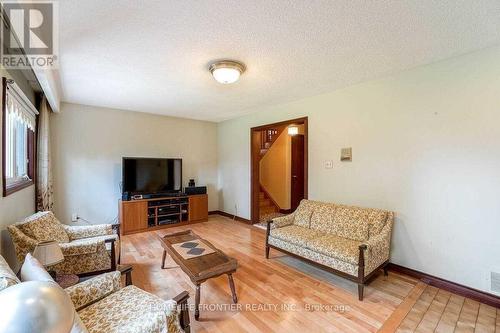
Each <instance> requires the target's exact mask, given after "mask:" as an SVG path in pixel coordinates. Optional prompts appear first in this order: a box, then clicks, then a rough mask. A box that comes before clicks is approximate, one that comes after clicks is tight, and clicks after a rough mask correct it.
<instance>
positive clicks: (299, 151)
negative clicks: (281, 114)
mask: <svg viewBox="0 0 500 333" xmlns="http://www.w3.org/2000/svg"><path fill="white" fill-rule="evenodd" d="M291 189H292V193H291V200H290V208H291V210H292V211H295V209H296V208H297V206H298V205H299V203H300V200H302V199H304V136H303V135H301V134H299V135H294V136H292V182H291Z"/></svg>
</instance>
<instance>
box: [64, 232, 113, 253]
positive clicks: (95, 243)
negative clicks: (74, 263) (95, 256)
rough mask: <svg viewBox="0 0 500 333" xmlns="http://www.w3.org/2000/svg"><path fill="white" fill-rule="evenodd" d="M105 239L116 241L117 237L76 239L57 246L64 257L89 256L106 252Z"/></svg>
mask: <svg viewBox="0 0 500 333" xmlns="http://www.w3.org/2000/svg"><path fill="white" fill-rule="evenodd" d="M107 239H115V240H116V239H117V235H105V236H96V237H91V238H82V239H76V240H74V241H71V242H69V243H63V244H59V246H60V247H61V251H62V253H63V255H64V257H69V256H76V255H82V254H90V253H96V252H101V251H106V245H105V244H104V242H105V241H106V240H107Z"/></svg>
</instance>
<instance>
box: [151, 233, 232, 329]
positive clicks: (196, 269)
mask: <svg viewBox="0 0 500 333" xmlns="http://www.w3.org/2000/svg"><path fill="white" fill-rule="evenodd" d="M196 240H201V241H203V242H204V243H205V244H206V245H207V246H209V247H210V248H211V249H212V250H213V251H214V252H213V253H210V254H206V255H202V256H198V257H195V258H190V259H184V258H183V257H182V256H181V255H180V254H179V253H178V252H177V250H175V249H174V248H173V247H172V244H178V243H183V242H187V241H196ZM160 241H161V245H162V246H163V258H162V262H161V268H162V269H163V268H165V258H166V256H167V253H168V254H169V255H170V256H171V257H172V259H173V260H174V261H175V262H176V263H177V264H178V265H179V267H180V268H181V269H182V270H183V271H184V273H186V274H187V276H189V278H190V279H191V282H193V283H194V285H195V286H196V297H195V312H194V317H195V319H196V320H198V318H199V317H200V310H199V306H200V286H201V284H202V283H203V282H205V281H207V280H208V279H211V278H215V277H218V276H221V275H223V274H227V277H228V280H229V287H230V288H231V293H232V295H233V302H234V303H238V297H237V296H236V290H235V289H234V281H233V276H232V274H233V273H235V272H236V269H237V268H238V261H237V260H236V259H234V258H231V257H228V256H227V255H226V254H225V253H224V252H222V251H221V250H219V249H218V248H216V247H215V246H213V245H212V244H211V243H210V242H208V241H207V240H205V239H203V238H201V237H199V236H198V235H196V234H195V233H194V232H192V231H191V230H187V231H182V232H177V233H173V234H167V235H165V236H163V237H160Z"/></svg>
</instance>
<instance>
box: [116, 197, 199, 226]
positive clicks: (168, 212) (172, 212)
mask: <svg viewBox="0 0 500 333" xmlns="http://www.w3.org/2000/svg"><path fill="white" fill-rule="evenodd" d="M119 215H120V216H119V217H120V224H121V227H120V230H121V232H122V234H123V235H127V234H132V233H136V232H143V231H148V230H155V229H160V228H168V227H176V226H179V225H186V224H190V223H197V222H204V221H207V220H208V196H207V195H206V194H198V195H186V196H174V197H162V198H154V199H141V200H130V201H122V200H120V202H119Z"/></svg>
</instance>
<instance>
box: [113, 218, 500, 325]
mask: <svg viewBox="0 0 500 333" xmlns="http://www.w3.org/2000/svg"><path fill="white" fill-rule="evenodd" d="M189 228H191V229H192V230H193V231H195V232H196V233H197V234H199V235H200V236H202V237H204V238H206V239H207V240H209V241H210V242H212V244H214V245H215V246H217V247H219V248H220V249H221V250H223V251H225V252H226V253H227V254H228V255H230V256H233V257H235V258H236V259H237V260H238V263H239V268H238V270H237V272H236V273H235V274H234V275H233V277H234V282H235V285H236V292H237V294H238V300H239V302H238V305H234V304H232V302H231V290H230V289H229V285H228V282H227V278H226V277H225V276H221V277H219V278H216V279H211V280H209V281H207V282H205V283H204V284H203V285H202V286H201V305H202V308H201V311H200V321H195V320H194V311H190V316H191V323H192V325H191V327H192V330H193V331H194V332H302V333H305V332H377V331H380V332H395V331H398V332H414V331H415V332H434V331H436V332H453V331H455V332H495V327H496V331H497V332H499V333H500V313H499V312H498V311H497V309H495V308H492V307H489V306H486V305H484V304H479V303H477V302H474V301H472V300H468V299H464V298H463V297H460V296H457V295H453V294H451V293H448V292H446V291H443V290H439V289H437V288H434V287H430V286H427V285H425V284H424V283H422V282H419V281H417V280H415V279H413V278H411V277H408V276H404V275H399V274H396V273H393V272H390V273H389V276H388V277H384V276H383V275H382V274H381V275H380V276H379V277H377V278H376V279H375V280H374V281H373V282H372V283H371V284H370V285H368V287H366V288H365V299H364V301H363V302H359V301H358V300H357V293H356V286H355V285H354V284H352V283H351V282H348V281H345V280H343V279H340V278H336V277H334V276H332V275H331V274H330V273H327V272H324V271H319V270H317V269H315V268H313V267H312V266H309V265H307V264H305V263H302V262H300V261H299V263H298V264H297V263H296V262H291V261H287V259H288V258H289V257H287V256H285V255H284V254H282V253H280V252H278V251H275V250H272V251H271V258H270V259H269V260H266V259H265V257H264V238H265V233H264V231H263V230H261V229H258V228H255V227H252V226H249V225H245V224H243V223H241V222H236V221H233V220H231V219H228V218H225V217H221V216H218V215H212V216H210V218H209V221H208V222H206V223H198V224H195V225H192V226H189V227H176V228H172V229H164V230H158V231H151V232H145V233H141V234H134V235H129V236H124V237H123V238H122V255H123V257H122V258H123V260H122V261H123V263H127V264H132V265H133V266H134V270H133V272H132V277H133V283H134V284H135V285H136V286H138V287H140V288H142V289H144V290H147V291H149V292H152V293H154V294H156V295H158V296H160V297H161V298H164V299H169V298H171V297H173V296H175V295H176V294H178V293H180V292H181V291H183V290H187V291H188V292H189V294H190V300H189V301H190V305H191V306H192V304H193V303H194V294H195V289H194V286H193V285H192V284H191V282H190V281H189V279H188V277H187V276H186V275H185V274H184V273H183V272H182V270H181V269H180V268H178V267H176V265H175V263H174V262H173V261H172V260H171V259H170V258H168V257H167V261H166V265H165V266H166V267H168V268H167V269H161V267H160V266H161V259H162V252H163V251H162V247H161V245H160V243H159V241H158V236H161V235H163V234H166V233H170V232H176V231H181V230H186V229H189ZM290 263H291V264H290ZM297 265H301V266H297ZM318 271H319V272H318ZM350 284H352V286H351V285H350Z"/></svg>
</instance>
